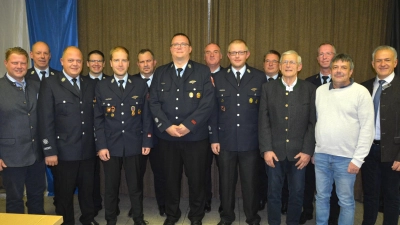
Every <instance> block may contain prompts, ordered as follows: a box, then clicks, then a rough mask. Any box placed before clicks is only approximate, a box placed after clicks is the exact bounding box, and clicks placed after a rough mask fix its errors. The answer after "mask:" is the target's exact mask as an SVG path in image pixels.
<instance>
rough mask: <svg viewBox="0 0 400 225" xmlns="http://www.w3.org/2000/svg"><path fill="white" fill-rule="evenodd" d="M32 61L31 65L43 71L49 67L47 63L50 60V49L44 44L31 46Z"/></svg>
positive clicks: (39, 43)
mask: <svg viewBox="0 0 400 225" xmlns="http://www.w3.org/2000/svg"><path fill="white" fill-rule="evenodd" d="M30 56H31V58H32V59H33V64H34V66H35V67H36V68H38V69H40V70H45V69H47V68H48V67H49V61H50V58H51V54H50V49H49V47H47V45H46V44H44V43H42V42H38V43H36V44H34V45H33V46H32V51H31V53H30Z"/></svg>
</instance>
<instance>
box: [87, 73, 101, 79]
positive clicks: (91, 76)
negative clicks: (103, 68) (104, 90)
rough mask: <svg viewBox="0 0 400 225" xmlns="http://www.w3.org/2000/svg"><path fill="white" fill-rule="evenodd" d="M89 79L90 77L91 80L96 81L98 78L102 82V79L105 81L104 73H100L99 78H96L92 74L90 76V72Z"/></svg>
mask: <svg viewBox="0 0 400 225" xmlns="http://www.w3.org/2000/svg"><path fill="white" fill-rule="evenodd" d="M89 77H90V79H96V78H98V79H99V80H102V79H103V73H100V75H99V76H98V77H95V76H93V75H92V74H90V72H89Z"/></svg>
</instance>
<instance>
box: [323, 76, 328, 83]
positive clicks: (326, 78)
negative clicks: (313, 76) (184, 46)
mask: <svg viewBox="0 0 400 225" xmlns="http://www.w3.org/2000/svg"><path fill="white" fill-rule="evenodd" d="M328 79H329V76H322V80H324V82H322V84H326V83H328Z"/></svg>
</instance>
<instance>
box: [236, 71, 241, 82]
mask: <svg viewBox="0 0 400 225" xmlns="http://www.w3.org/2000/svg"><path fill="white" fill-rule="evenodd" d="M236 82H237V85H238V86H239V84H240V72H239V71H237V72H236Z"/></svg>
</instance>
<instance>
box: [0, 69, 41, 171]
mask: <svg viewBox="0 0 400 225" xmlns="http://www.w3.org/2000/svg"><path fill="white" fill-rule="evenodd" d="M25 81H26V87H25V92H24V91H23V89H22V88H17V87H16V86H15V84H14V83H12V82H11V81H10V80H9V79H8V78H7V76H4V77H2V78H0V159H2V160H3V161H4V163H5V164H6V165H7V166H8V167H23V166H30V165H32V164H33V163H34V162H35V161H41V160H43V152H42V151H41V149H40V145H39V138H38V132H37V110H36V109H37V108H36V107H37V96H38V93H39V85H40V84H39V82H37V81H33V80H25Z"/></svg>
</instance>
